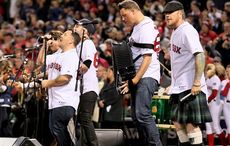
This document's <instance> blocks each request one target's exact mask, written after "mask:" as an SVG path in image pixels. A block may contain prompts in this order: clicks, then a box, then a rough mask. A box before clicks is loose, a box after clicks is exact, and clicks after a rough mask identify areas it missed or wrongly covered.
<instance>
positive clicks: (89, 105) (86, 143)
mask: <svg viewBox="0 0 230 146" xmlns="http://www.w3.org/2000/svg"><path fill="white" fill-rule="evenodd" d="M96 100H97V94H96V93H95V92H93V91H90V92H87V93H84V94H83V95H81V96H80V103H79V109H78V120H79V123H80V127H81V139H80V141H81V142H80V143H81V146H98V141H97V137H96V133H95V129H94V125H93V122H92V119H91V118H92V114H93V110H94V106H95V102H96Z"/></svg>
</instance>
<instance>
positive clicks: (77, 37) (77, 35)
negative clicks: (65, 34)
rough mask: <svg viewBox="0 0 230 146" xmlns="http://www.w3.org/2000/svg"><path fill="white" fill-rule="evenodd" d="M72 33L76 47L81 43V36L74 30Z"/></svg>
mask: <svg viewBox="0 0 230 146" xmlns="http://www.w3.org/2000/svg"><path fill="white" fill-rule="evenodd" d="M70 31H72V37H73V40H74V45H75V46H77V44H78V43H79V42H80V40H81V38H80V36H79V34H78V33H76V32H74V31H73V30H72V29H71V30H70Z"/></svg>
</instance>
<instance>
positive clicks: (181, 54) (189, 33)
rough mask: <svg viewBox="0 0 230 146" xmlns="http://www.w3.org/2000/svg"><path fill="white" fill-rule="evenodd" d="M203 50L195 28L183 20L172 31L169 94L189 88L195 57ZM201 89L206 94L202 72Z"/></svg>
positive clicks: (191, 82)
mask: <svg viewBox="0 0 230 146" xmlns="http://www.w3.org/2000/svg"><path fill="white" fill-rule="evenodd" d="M197 52H204V51H203V48H202V46H201V44H200V40H199V34H198V32H197V31H196V29H195V28H194V27H193V26H192V25H191V24H189V23H188V22H184V23H183V24H181V25H180V26H179V27H178V28H177V29H176V30H174V31H173V32H172V35H171V40H170V59H171V69H172V73H171V76H172V82H171V91H170V93H171V94H173V93H174V94H178V93H181V92H183V91H186V90H190V89H191V88H192V85H193V81H194V76H195V57H194V54H195V53H197ZM200 81H201V86H202V88H201V90H202V91H203V92H204V93H205V94H207V87H206V83H205V77H204V74H203V75H202V77H201V80H200Z"/></svg>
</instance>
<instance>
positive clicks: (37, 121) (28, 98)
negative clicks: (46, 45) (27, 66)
mask: <svg viewBox="0 0 230 146" xmlns="http://www.w3.org/2000/svg"><path fill="white" fill-rule="evenodd" d="M35 51H36V49H33V52H32V58H31V59H32V60H33V62H34V66H33V69H32V71H31V76H30V79H29V81H28V85H27V88H26V89H27V90H29V89H30V83H31V81H32V79H34V80H33V87H32V88H33V94H32V95H29V97H27V100H26V101H27V102H28V101H30V100H31V98H34V100H35V104H36V120H33V121H36V125H35V129H34V137H35V138H37V137H38V125H39V100H37V97H36V96H37V95H36V91H37V90H38V89H37V87H36V81H35V79H36V73H35V71H34V70H35V68H36V62H35V61H34V56H35V53H36V52H35ZM25 93H27V92H25ZM27 96H28V95H27Z"/></svg>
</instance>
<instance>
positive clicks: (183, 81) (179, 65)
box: [163, 1, 212, 146]
mask: <svg viewBox="0 0 230 146" xmlns="http://www.w3.org/2000/svg"><path fill="white" fill-rule="evenodd" d="M163 13H164V14H165V19H166V22H167V26H168V27H169V28H171V29H173V32H172V35H171V39H170V45H171V46H170V59H171V69H172V71H171V77H172V82H171V91H170V94H171V97H170V105H171V108H172V110H171V120H172V121H173V124H174V125H175V127H176V132H177V135H178V138H179V141H180V143H181V144H180V145H183V146H189V145H190V144H191V145H192V146H201V145H202V143H203V138H202V132H201V130H200V128H199V125H200V124H202V123H205V122H210V121H212V118H211V115H210V112H209V109H208V105H207V100H206V93H207V86H206V83H205V78H204V66H205V56H204V51H203V48H202V46H201V43H200V40H199V34H198V32H197V31H196V30H195V28H194V27H193V26H192V25H191V24H189V23H188V22H186V21H185V13H184V8H183V5H182V4H181V3H180V2H178V1H171V2H168V3H167V4H166V6H165V7H164V11H163ZM186 97H187V98H186Z"/></svg>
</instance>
